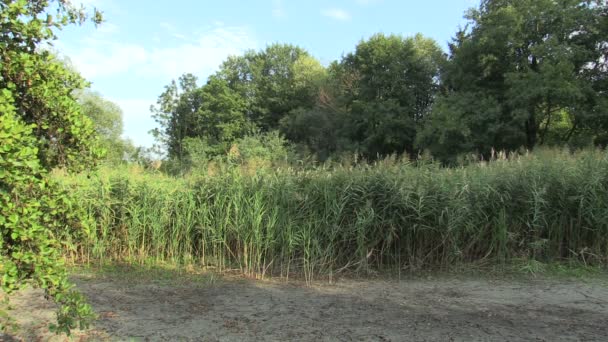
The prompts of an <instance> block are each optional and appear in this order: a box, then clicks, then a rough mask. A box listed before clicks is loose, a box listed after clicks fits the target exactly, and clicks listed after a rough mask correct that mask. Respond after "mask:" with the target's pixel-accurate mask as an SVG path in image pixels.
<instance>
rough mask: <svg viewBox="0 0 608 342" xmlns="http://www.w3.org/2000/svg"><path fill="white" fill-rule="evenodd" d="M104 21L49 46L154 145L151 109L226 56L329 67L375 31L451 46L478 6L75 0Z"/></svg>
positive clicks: (409, 0) (335, 0) (366, 0)
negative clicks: (179, 82) (306, 58)
mask: <svg viewBox="0 0 608 342" xmlns="http://www.w3.org/2000/svg"><path fill="white" fill-rule="evenodd" d="M72 1H73V2H78V3H80V2H81V3H84V4H85V5H88V6H95V7H97V8H99V9H101V10H102V11H103V12H104V14H105V19H106V22H105V23H104V24H102V25H101V26H100V27H98V28H95V27H94V26H93V25H85V26H84V27H70V28H67V29H65V30H64V31H62V32H60V33H59V41H58V42H56V44H55V48H56V49H57V50H59V51H60V52H61V53H62V54H64V55H67V56H68V57H69V58H70V59H71V60H72V62H73V64H74V65H75V67H76V68H77V69H78V70H79V71H80V72H81V73H82V74H83V75H84V76H85V77H86V78H87V79H88V80H89V81H91V82H92V86H91V88H92V90H94V91H97V92H99V93H101V94H102V95H103V96H104V97H106V98H108V99H109V100H111V101H113V102H115V103H117V104H118V105H119V106H120V107H121V108H122V110H123V115H124V124H125V132H124V135H125V136H126V137H129V138H131V139H132V140H133V141H134V142H135V143H136V144H137V145H144V146H151V145H152V143H153V138H152V137H151V136H150V135H149V134H148V131H149V130H150V129H152V128H154V127H155V123H154V120H153V119H152V118H151V115H150V112H149V108H150V105H152V104H154V103H155V102H156V98H157V96H158V95H159V94H160V93H161V92H162V91H163V87H164V86H165V85H166V84H168V83H169V82H170V81H171V80H172V79H174V78H177V77H179V76H180V75H181V74H183V73H186V72H191V73H194V74H195V75H197V76H199V78H200V83H201V84H202V83H203V82H204V80H206V78H207V77H208V76H209V75H210V74H212V73H213V72H215V71H216V70H217V69H218V66H219V65H220V63H221V62H222V61H223V60H224V59H225V58H226V57H227V56H229V55H235V54H241V53H242V52H243V51H245V50H248V49H262V48H264V47H265V46H266V45H268V44H270V43H275V42H280V43H292V44H296V45H299V46H301V47H303V48H305V49H306V50H308V51H309V52H310V53H311V54H312V55H313V56H315V57H316V58H318V59H319V60H320V61H321V62H322V63H323V64H325V65H327V64H329V63H330V62H331V61H333V60H336V59H339V58H340V57H341V56H342V55H343V54H345V53H348V52H350V51H352V50H353V49H354V47H355V45H356V44H357V43H358V42H359V41H360V40H361V39H365V38H367V37H369V36H371V35H372V34H374V33H378V32H383V33H387V34H389V33H396V34H401V35H404V36H410V35H414V34H416V33H417V32H421V33H423V34H424V35H426V36H428V37H431V38H434V39H435V40H437V41H438V42H439V44H440V45H441V46H442V47H444V49H445V48H446V47H447V42H448V41H449V40H450V39H451V37H452V36H453V35H454V33H455V32H456V30H457V29H458V27H459V26H462V25H464V24H465V20H464V19H463V14H464V12H465V11H466V10H467V9H468V8H470V7H471V6H476V5H477V3H478V0H427V1H419V0H418V1H414V0H401V1H398V0H329V1H318V0H312V1H288V0H254V1H244V0H242V1H236V0H222V1H204V0H200V1H196V0H173V1H148V0H72Z"/></svg>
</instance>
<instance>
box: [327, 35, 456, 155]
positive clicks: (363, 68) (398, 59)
mask: <svg viewBox="0 0 608 342" xmlns="http://www.w3.org/2000/svg"><path fill="white" fill-rule="evenodd" d="M443 62H444V55H443V52H442V51H441V49H440V48H439V46H438V45H437V44H436V43H435V42H434V41H433V40H431V39H428V38H425V37H423V36H422V35H420V34H418V35H416V36H415V37H410V38H403V37H401V36H397V35H389V36H385V35H383V34H376V35H374V36H372V37H371V38H369V39H368V40H366V41H361V42H360V43H359V44H358V45H357V47H356V49H355V52H353V53H349V54H348V55H346V56H345V57H344V58H343V59H342V61H341V62H340V64H335V65H333V66H332V69H333V70H332V75H335V76H336V77H338V79H339V81H338V84H339V85H340V86H341V87H343V88H344V90H343V91H342V92H341V93H340V94H338V97H339V98H340V100H341V101H343V102H344V103H345V106H346V109H347V111H348V112H349V115H348V116H349V117H348V119H347V120H346V121H345V126H344V130H343V132H344V134H345V135H346V136H348V137H349V138H350V139H351V140H352V141H353V144H354V146H356V148H357V149H358V150H359V151H360V152H361V153H363V154H364V155H366V156H367V157H368V158H375V157H377V156H378V155H380V156H383V155H388V154H392V153H403V152H406V151H408V152H413V146H414V139H415V136H416V132H417V130H418V127H419V126H420V125H421V123H422V122H423V120H424V119H425V118H426V116H427V114H428V112H429V110H430V108H431V104H432V103H433V100H434V97H435V94H436V91H437V89H438V77H439V70H440V66H441V65H442V63H443Z"/></svg>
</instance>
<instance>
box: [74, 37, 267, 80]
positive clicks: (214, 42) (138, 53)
mask: <svg viewBox="0 0 608 342" xmlns="http://www.w3.org/2000/svg"><path fill="white" fill-rule="evenodd" d="M171 37H173V38H177V39H179V40H180V41H181V42H178V44H177V45H174V46H170V44H168V43H166V42H163V45H164V46H166V47H161V48H151V47H144V46H143V45H139V44H129V43H123V42H119V41H113V40H108V39H98V38H96V37H92V38H88V39H85V40H84V41H83V42H82V45H80V46H78V47H77V48H74V49H67V51H65V53H66V54H67V55H68V56H70V58H71V59H72V61H73V62H74V65H75V66H76V67H77V69H78V70H79V71H80V72H81V73H82V74H83V75H84V76H85V77H86V78H87V79H95V78H101V77H111V76H115V75H118V74H124V73H133V74H135V75H137V76H144V77H159V78H175V77H177V76H179V75H180V74H182V73H186V72H190V73H194V74H198V75H203V74H204V75H205V76H206V75H208V74H210V73H212V72H213V71H214V70H215V69H216V68H217V67H218V66H219V65H220V64H221V62H222V61H223V60H224V59H225V58H226V57H228V56H229V55H235V54H240V53H242V52H243V51H244V50H247V49H251V48H255V47H256V42H255V40H254V39H253V38H252V36H251V34H250V33H249V32H248V30H246V29H244V28H239V27H215V28H212V29H210V30H207V31H204V32H201V33H199V34H196V35H194V36H185V35H182V34H180V33H177V32H173V33H171ZM169 43H170V42H169ZM168 45H169V46H168Z"/></svg>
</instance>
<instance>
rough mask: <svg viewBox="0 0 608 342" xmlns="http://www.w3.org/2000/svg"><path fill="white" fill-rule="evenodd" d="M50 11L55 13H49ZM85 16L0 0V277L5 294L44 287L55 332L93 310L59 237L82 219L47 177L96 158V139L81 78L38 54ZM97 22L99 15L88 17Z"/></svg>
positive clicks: (81, 227)
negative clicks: (53, 310) (79, 92)
mask: <svg viewBox="0 0 608 342" xmlns="http://www.w3.org/2000/svg"><path fill="white" fill-rule="evenodd" d="M51 12H52V13H55V14H54V15H52V14H51ZM86 19H87V13H86V12H85V10H84V9H83V8H80V9H77V8H74V7H72V6H71V5H69V3H67V2H64V1H34V0H30V1H25V0H19V1H12V0H3V1H1V2H0V112H1V113H2V115H0V236H1V237H2V239H1V240H0V277H1V279H2V288H3V290H4V291H5V292H7V293H9V294H10V293H12V292H13V291H15V290H17V289H19V288H21V287H23V286H24V285H26V284H31V285H34V286H39V287H42V288H43V289H44V290H45V291H46V294H47V295H48V296H50V297H51V298H53V299H54V300H55V302H57V303H58V304H60V308H59V311H58V313H57V319H58V324H57V326H56V327H55V328H56V329H57V330H58V331H64V332H69V330H70V329H72V328H74V327H76V326H77V325H78V324H80V325H81V326H84V325H86V324H87V323H88V321H89V320H90V318H91V317H92V312H91V309H90V307H89V306H88V305H86V304H85V303H84V301H83V298H82V297H81V296H80V295H79V294H78V293H77V292H75V291H73V290H72V289H71V288H72V286H71V285H70V284H69V282H68V280H67V273H66V271H65V268H64V267H63V263H62V257H61V244H60V241H59V240H58V238H57V236H59V235H60V234H61V233H62V231H64V230H66V229H67V230H70V232H74V233H75V234H78V233H82V232H85V231H86V228H87V226H86V221H83V220H81V217H82V216H80V215H79V214H80V211H79V210H78V208H77V207H75V206H73V203H72V202H71V201H70V197H69V196H68V194H66V193H63V192H61V191H59V190H58V188H57V187H56V186H55V185H54V183H53V182H52V180H51V179H49V177H48V176H47V172H48V171H49V170H51V169H52V168H53V167H66V168H67V169H68V170H70V171H80V170H84V169H87V168H90V167H92V166H94V165H95V162H96V160H97V159H98V157H99V156H100V150H99V149H98V148H97V147H96V141H97V139H96V134H95V130H94V128H93V125H92V123H91V121H90V120H89V119H88V118H86V117H85V116H84V115H83V114H82V112H81V110H80V107H79V105H78V102H77V101H76V99H75V97H74V94H73V92H74V90H76V89H80V88H82V87H83V86H84V85H85V82H84V80H83V79H82V78H81V77H80V76H79V75H78V74H75V73H73V72H72V71H70V70H68V69H66V67H65V65H64V63H62V62H61V61H58V60H57V59H56V58H55V57H54V56H53V55H52V54H51V53H50V52H48V51H45V50H43V49H42V47H43V46H45V45H46V44H49V43H51V42H52V41H53V40H54V39H55V38H56V37H55V35H54V31H55V30H57V29H61V28H62V27H64V26H66V25H69V24H77V23H83V22H84V21H85V20H86ZM92 19H93V21H94V22H95V23H99V22H101V19H102V18H101V14H100V13H99V12H97V11H94V12H93V16H92Z"/></svg>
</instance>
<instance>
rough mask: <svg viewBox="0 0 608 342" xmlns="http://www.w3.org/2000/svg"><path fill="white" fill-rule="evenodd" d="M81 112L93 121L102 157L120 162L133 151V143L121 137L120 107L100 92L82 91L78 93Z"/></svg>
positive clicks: (121, 118) (109, 160)
mask: <svg viewBox="0 0 608 342" xmlns="http://www.w3.org/2000/svg"><path fill="white" fill-rule="evenodd" d="M77 97H78V102H79V103H80V106H81V108H82V112H83V113H84V114H85V115H86V116H87V117H88V118H89V119H91V121H92V122H93V127H94V128H95V131H96V132H97V135H98V136H99V138H100V146H101V148H103V149H104V151H105V156H104V159H105V160H107V161H108V162H110V163H120V162H122V161H123V160H124V158H125V155H128V154H130V153H132V152H133V150H134V146H133V143H132V142H131V141H129V140H126V139H123V138H122V133H123V113H122V110H121V109H120V107H119V106H118V105H117V104H115V103H113V102H111V101H108V100H106V99H104V98H103V97H102V96H101V95H100V94H98V93H95V92H91V91H84V92H80V93H79V94H78V96H77Z"/></svg>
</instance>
